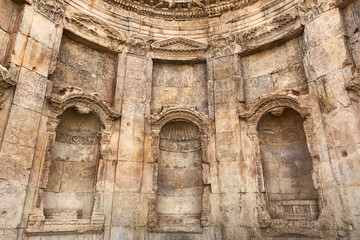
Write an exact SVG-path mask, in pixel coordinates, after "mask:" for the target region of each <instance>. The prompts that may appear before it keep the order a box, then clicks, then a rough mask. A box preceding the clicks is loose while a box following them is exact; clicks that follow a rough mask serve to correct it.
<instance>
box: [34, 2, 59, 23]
mask: <svg viewBox="0 0 360 240" xmlns="http://www.w3.org/2000/svg"><path fill="white" fill-rule="evenodd" d="M33 5H34V6H35V7H36V8H37V9H38V10H39V12H40V13H42V14H43V15H44V16H46V17H47V18H49V19H50V20H51V21H53V22H55V23H56V24H59V23H60V22H61V20H62V19H63V17H64V13H65V5H64V3H63V2H62V1H61V0H34V1H33Z"/></svg>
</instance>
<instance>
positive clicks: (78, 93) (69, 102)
mask: <svg viewBox="0 0 360 240" xmlns="http://www.w3.org/2000/svg"><path fill="white" fill-rule="evenodd" d="M47 99H48V100H49V101H50V103H51V106H52V112H53V115H54V117H57V116H58V115H60V114H61V113H63V112H64V111H65V110H66V109H67V108H69V107H73V106H74V107H78V108H79V109H80V110H81V109H84V111H86V110H87V109H90V110H92V111H94V112H95V113H96V114H97V115H98V116H99V118H100V119H101V121H102V122H103V123H104V124H105V125H106V124H109V125H111V122H112V121H113V120H115V119H116V118H118V117H119V116H120V114H117V113H115V112H113V111H112V109H111V108H110V107H109V106H108V105H107V103H106V102H104V101H103V100H101V99H100V98H99V97H98V96H97V95H95V94H87V93H85V92H84V91H82V90H81V89H79V88H75V87H71V88H66V89H65V90H64V92H63V94H61V95H59V94H52V95H50V96H47Z"/></svg>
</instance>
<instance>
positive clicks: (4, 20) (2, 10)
mask: <svg viewBox="0 0 360 240" xmlns="http://www.w3.org/2000/svg"><path fill="white" fill-rule="evenodd" d="M16 7H17V6H16V4H15V3H14V2H11V1H1V2H0V16H1V18H0V28H1V29H3V30H4V31H6V32H10V27H11V22H12V20H13V16H14V15H15V13H16Z"/></svg>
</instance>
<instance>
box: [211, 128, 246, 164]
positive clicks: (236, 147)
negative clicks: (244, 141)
mask: <svg viewBox="0 0 360 240" xmlns="http://www.w3.org/2000/svg"><path fill="white" fill-rule="evenodd" d="M240 158H241V149H240V134H239V132H225V133H218V134H216V160H217V161H220V162H231V161H239V160H240Z"/></svg>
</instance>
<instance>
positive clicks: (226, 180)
mask: <svg viewBox="0 0 360 240" xmlns="http://www.w3.org/2000/svg"><path fill="white" fill-rule="evenodd" d="M218 168H219V183H220V190H221V192H222V193H239V192H240V184H241V182H240V174H239V171H240V163H239V162H220V163H219V165H218Z"/></svg>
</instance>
